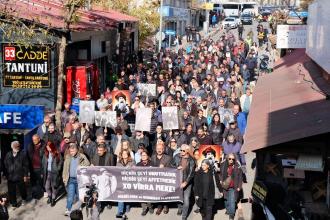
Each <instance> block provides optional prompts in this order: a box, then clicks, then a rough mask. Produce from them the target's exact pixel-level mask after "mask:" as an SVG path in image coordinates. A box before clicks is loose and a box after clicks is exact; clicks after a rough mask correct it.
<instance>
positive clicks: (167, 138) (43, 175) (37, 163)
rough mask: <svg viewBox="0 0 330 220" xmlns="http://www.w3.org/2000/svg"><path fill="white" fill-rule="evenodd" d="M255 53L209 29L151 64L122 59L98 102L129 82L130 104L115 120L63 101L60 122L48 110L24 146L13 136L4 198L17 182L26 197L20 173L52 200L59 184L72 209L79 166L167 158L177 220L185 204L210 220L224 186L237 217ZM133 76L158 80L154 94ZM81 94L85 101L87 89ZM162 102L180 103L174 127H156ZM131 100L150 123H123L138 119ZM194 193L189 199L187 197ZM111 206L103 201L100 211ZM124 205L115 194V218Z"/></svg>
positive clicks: (163, 209) (12, 195)
mask: <svg viewBox="0 0 330 220" xmlns="http://www.w3.org/2000/svg"><path fill="white" fill-rule="evenodd" d="M257 56H258V50H257V49H256V44H254V43H252V42H250V38H248V40H247V41H244V40H242V39H235V37H234V35H233V34H232V33H231V32H229V33H227V34H226V35H223V36H221V37H220V38H219V39H218V40H216V41H214V40H212V39H211V38H209V39H205V40H203V41H201V42H200V44H198V45H195V44H193V43H188V44H187V45H186V46H185V47H183V46H182V45H180V47H179V49H178V51H172V50H170V49H166V50H164V51H163V53H162V54H161V55H158V56H157V55H156V56H154V57H152V58H151V59H150V60H149V61H150V62H148V63H139V64H134V63H130V64H127V65H126V66H125V67H123V68H122V69H121V71H119V74H118V76H117V77H116V78H117V81H116V82H115V84H114V85H113V86H112V87H111V88H108V89H107V90H106V91H105V92H104V93H103V94H102V95H101V97H100V98H99V99H97V100H95V101H96V109H98V110H100V111H108V110H111V109H112V108H113V109H114V106H112V100H111V92H112V91H116V90H129V92H130V98H131V100H130V101H131V105H130V106H124V107H123V106H121V107H119V108H116V109H114V110H116V111H117V126H116V127H113V128H104V127H97V126H95V125H94V124H85V123H80V122H79V120H78V116H77V113H76V112H75V111H74V110H72V109H71V108H70V107H71V106H70V104H68V103H66V104H65V106H64V110H63V112H62V115H61V128H60V129H58V128H57V127H56V125H55V121H54V118H52V117H51V116H49V115H46V116H45V117H44V123H43V124H42V125H41V126H40V127H39V129H38V132H37V134H35V135H34V136H33V137H32V143H31V145H30V146H29V148H28V149H25V150H24V151H23V150H21V146H20V143H19V142H17V141H14V142H12V145H11V148H12V152H9V153H8V154H7V155H6V158H5V171H6V172H5V173H6V174H7V180H8V193H9V202H10V204H11V205H12V206H13V207H17V206H18V203H17V199H16V188H18V189H19V191H20V195H21V197H22V199H23V203H24V202H25V201H26V199H27V187H26V185H25V182H27V181H30V185H31V191H32V197H33V198H34V199H40V198H41V197H42V196H45V197H46V198H48V200H47V203H49V204H50V206H55V205H56V199H57V197H58V195H59V194H60V191H61V190H62V189H64V188H65V189H66V192H67V196H66V200H67V203H66V211H65V214H66V215H69V214H70V212H71V211H72V207H73V204H74V202H75V200H76V198H77V196H78V182H77V172H76V170H77V167H79V166H89V165H92V166H120V167H132V166H153V167H160V168H162V167H171V168H176V169H180V170H182V172H183V181H182V183H181V188H182V189H183V193H184V200H183V203H178V210H177V214H178V215H181V216H182V219H183V220H186V219H187V218H188V215H189V212H188V210H189V207H190V206H192V205H194V208H193V211H194V212H197V213H198V212H200V213H201V215H202V218H203V219H204V220H210V219H213V215H214V212H215V210H214V207H215V204H216V203H217V201H218V200H217V199H220V197H221V196H222V195H223V198H221V199H224V201H225V208H226V214H228V215H229V218H230V219H234V216H235V212H236V208H237V203H238V202H239V200H240V198H242V183H243V182H244V181H245V172H246V169H245V165H246V164H245V159H244V155H242V154H240V149H241V146H242V144H243V141H244V139H243V137H244V132H245V128H246V123H247V116H248V114H249V109H250V106H251V102H252V97H253V95H252V91H253V85H254V81H255V76H256V74H257V73H256V71H255V70H256V68H257V63H258V62H257ZM137 83H148V84H156V87H157V95H156V96H154V97H144V96H143V95H142V94H141V93H140V92H139V91H138V90H137ZM126 98H127V97H126ZM86 100H91V95H87V96H86ZM164 106H176V107H177V109H178V117H179V129H177V130H170V131H169V130H166V131H164V130H163V127H162V117H161V114H162V111H161V110H162V107H164ZM138 108H151V109H152V117H151V125H150V132H141V131H132V130H131V127H130V126H129V124H134V123H135V114H136V111H137V109H138ZM201 145H221V146H222V148H223V154H224V155H223V157H222V159H221V160H220V161H214V160H210V159H205V160H203V161H202V162H201V163H199V162H198V161H199V158H200V157H201V156H202V155H200V151H199V150H198V149H199V147H200V146H201ZM211 154H212V152H211ZM29 190H30V189H29ZM192 196H193V197H194V198H195V204H191V199H190V198H191V197H192ZM111 205H113V204H111V203H110V204H109V203H105V202H103V203H102V204H101V208H100V210H99V211H101V212H102V210H103V208H104V207H110V206H111ZM130 205H131V204H130V203H122V202H119V203H118V211H117V216H116V217H118V218H121V217H122V216H123V215H125V213H127V212H129V211H130ZM141 206H142V213H141V214H142V216H144V215H146V214H147V213H148V212H149V213H150V214H152V213H154V209H155V214H156V215H160V214H161V213H163V214H167V213H168V212H169V208H168V205H167V204H166V203H159V204H151V203H142V204H141Z"/></svg>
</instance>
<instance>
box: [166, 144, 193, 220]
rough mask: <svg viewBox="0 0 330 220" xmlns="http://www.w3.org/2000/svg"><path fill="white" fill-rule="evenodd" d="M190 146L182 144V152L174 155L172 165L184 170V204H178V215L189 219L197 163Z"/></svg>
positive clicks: (182, 186) (182, 185) (183, 219)
mask: <svg viewBox="0 0 330 220" xmlns="http://www.w3.org/2000/svg"><path fill="white" fill-rule="evenodd" d="M189 152H190V147H189V145H187V144H183V145H182V146H181V150H180V154H177V155H175V156H174V158H173V160H172V162H171V166H172V167H173V168H177V169H178V170H182V174H183V178H182V183H181V188H182V189H183V204H178V212H177V214H178V215H182V220H187V218H188V214H189V213H188V211H189V207H190V196H191V190H192V182H193V181H192V180H193V178H194V174H195V167H196V163H195V161H194V159H193V158H192V157H191V156H190V154H189Z"/></svg>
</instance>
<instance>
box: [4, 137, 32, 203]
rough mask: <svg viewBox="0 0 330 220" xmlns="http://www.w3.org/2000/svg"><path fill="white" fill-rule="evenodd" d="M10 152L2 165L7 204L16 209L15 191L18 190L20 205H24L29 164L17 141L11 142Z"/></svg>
mask: <svg viewBox="0 0 330 220" xmlns="http://www.w3.org/2000/svg"><path fill="white" fill-rule="evenodd" d="M11 149H12V150H11V151H9V152H8V153H7V154H6V157H5V160H4V165H5V169H6V171H7V172H6V174H7V184H8V196H9V203H10V204H11V205H12V207H14V208H16V207H18V204H17V198H16V190H17V188H18V190H19V192H20V195H21V198H22V205H24V204H25V202H26V198H27V193H26V186H25V183H26V182H27V181H28V174H29V162H28V159H27V157H26V154H25V152H23V151H22V150H21V148H20V143H19V142H18V141H13V142H11Z"/></svg>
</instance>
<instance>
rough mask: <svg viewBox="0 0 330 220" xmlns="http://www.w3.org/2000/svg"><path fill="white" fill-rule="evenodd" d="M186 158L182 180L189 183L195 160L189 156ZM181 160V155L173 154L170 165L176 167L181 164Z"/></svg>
mask: <svg viewBox="0 0 330 220" xmlns="http://www.w3.org/2000/svg"><path fill="white" fill-rule="evenodd" d="M187 160H188V161H187V162H188V164H187V167H186V169H184V170H182V182H186V183H187V184H190V183H191V182H192V179H193V178H194V174H195V167H196V163H195V160H194V159H193V158H192V157H190V156H189V157H188V158H187ZM181 161H182V157H181V155H180V154H177V155H175V156H174V158H173V160H172V161H171V167H173V168H178V167H179V166H181Z"/></svg>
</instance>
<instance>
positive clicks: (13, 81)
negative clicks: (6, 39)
mask: <svg viewBox="0 0 330 220" xmlns="http://www.w3.org/2000/svg"><path fill="white" fill-rule="evenodd" d="M50 58H51V52H50V49H49V47H48V46H45V45H38V44H36V45H33V46H23V45H17V44H3V45H2V86H3V87H10V88H16V89H43V88H51V72H50V71H51V62H50Z"/></svg>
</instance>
